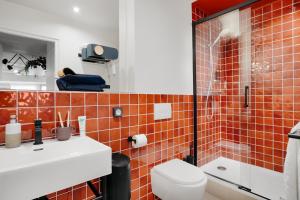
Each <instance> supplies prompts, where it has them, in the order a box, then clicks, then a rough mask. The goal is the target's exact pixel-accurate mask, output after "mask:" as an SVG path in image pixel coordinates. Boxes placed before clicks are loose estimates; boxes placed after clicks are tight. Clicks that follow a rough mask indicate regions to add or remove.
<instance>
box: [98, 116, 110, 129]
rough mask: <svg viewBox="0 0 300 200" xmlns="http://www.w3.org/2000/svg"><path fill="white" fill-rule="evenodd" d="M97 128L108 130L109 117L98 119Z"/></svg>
mask: <svg viewBox="0 0 300 200" xmlns="http://www.w3.org/2000/svg"><path fill="white" fill-rule="evenodd" d="M98 128H99V131H101V130H108V129H109V119H108V118H101V119H98Z"/></svg>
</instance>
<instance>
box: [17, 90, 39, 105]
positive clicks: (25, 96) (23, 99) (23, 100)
mask: <svg viewBox="0 0 300 200" xmlns="http://www.w3.org/2000/svg"><path fill="white" fill-rule="evenodd" d="M18 106H19V107H36V106H37V93H36V92H18Z"/></svg>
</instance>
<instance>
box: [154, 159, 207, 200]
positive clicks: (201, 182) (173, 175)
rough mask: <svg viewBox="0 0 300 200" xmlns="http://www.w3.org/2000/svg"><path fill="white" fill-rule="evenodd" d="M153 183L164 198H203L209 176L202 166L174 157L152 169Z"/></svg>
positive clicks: (157, 192) (166, 199)
mask: <svg viewBox="0 0 300 200" xmlns="http://www.w3.org/2000/svg"><path fill="white" fill-rule="evenodd" d="M151 184H152V192H153V194H155V195H156V196H157V197H159V198H160V199H162V200H182V199H186V200H203V197H204V193H205V187H206V184H207V177H206V175H205V174H204V173H203V171H202V170H201V169H200V168H198V167H195V166H193V165H191V164H188V163H186V162H184V161H182V160H179V159H174V160H170V161H168V162H165V163H163V164H160V165H157V166H155V167H153V168H152V169H151Z"/></svg>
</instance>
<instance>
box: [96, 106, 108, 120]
mask: <svg viewBox="0 0 300 200" xmlns="http://www.w3.org/2000/svg"><path fill="white" fill-rule="evenodd" d="M98 117H99V118H103V117H110V107H109V106H98Z"/></svg>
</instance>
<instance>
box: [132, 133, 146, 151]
mask: <svg viewBox="0 0 300 200" xmlns="http://www.w3.org/2000/svg"><path fill="white" fill-rule="evenodd" d="M132 139H133V140H134V141H133V142H132V147H133V148H140V147H143V146H146V145H147V142H148V141H147V137H146V135H145V134H140V135H135V136H133V137H132Z"/></svg>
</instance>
